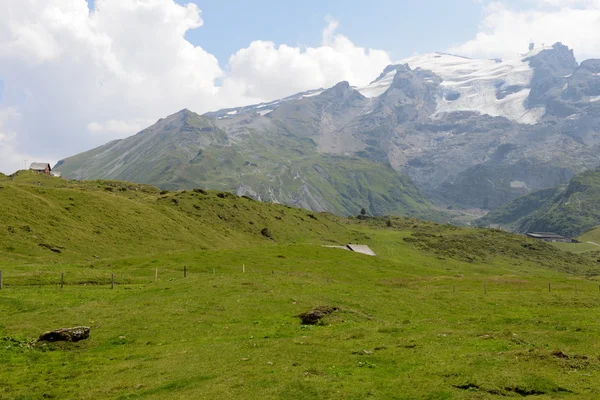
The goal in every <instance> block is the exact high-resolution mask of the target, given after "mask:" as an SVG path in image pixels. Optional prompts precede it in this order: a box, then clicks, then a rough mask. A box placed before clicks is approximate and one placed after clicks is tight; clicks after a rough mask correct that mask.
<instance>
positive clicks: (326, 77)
mask: <svg viewBox="0 0 600 400" xmlns="http://www.w3.org/2000/svg"><path fill="white" fill-rule="evenodd" d="M599 27H600V0H505V1H487V0H453V1H447V0H421V1H418V2H415V1H404V0H371V1H369V2H365V1H364V0H328V1H323V0H320V1H317V0H303V1H299V2H291V1H281V0H253V1H245V0H238V1H235V2H231V1H230V2H223V1H221V0H0V172H3V173H12V172H14V171H15V170H17V169H19V168H22V167H23V166H24V162H25V160H28V161H29V162H32V161H40V162H42V161H48V162H51V163H54V162H56V161H58V160H59V159H61V158H64V157H68V156H71V155H74V154H76V153H79V152H82V151H85V150H89V149H91V148H93V147H96V146H98V145H101V144H103V143H106V142H108V141H110V140H114V139H119V138H124V137H127V136H130V135H132V134H135V133H137V132H138V131H140V130H142V129H143V128H145V127H147V126H149V125H151V124H153V123H154V122H155V121H156V120H157V119H159V118H161V117H164V116H167V115H169V114H172V113H174V112H177V111H179V110H180V109H183V108H188V109H190V110H192V111H196V112H198V113H204V112H207V111H211V110H216V109H219V108H226V107H234V106H240V105H246V104H253V103H257V102H262V101H270V100H273V99H277V98H280V97H284V96H288V95H291V94H293V93H297V92H300V91H304V90H309V89H315V88H319V87H330V86H333V85H335V84H336V83H338V82H339V81H342V80H347V81H349V82H350V83H351V84H352V85H357V86H359V85H365V84H367V83H369V82H370V81H372V80H373V79H375V78H376V77H377V76H378V75H379V74H380V72H381V71H382V70H383V69H384V68H385V67H386V66H387V65H389V64H391V63H393V62H398V61H400V60H402V59H403V58H405V57H408V56H412V55H415V54H423V53H429V52H434V51H441V52H451V53H455V54H460V55H464V56H468V57H486V58H492V57H508V56H514V55H516V54H519V53H524V52H525V51H526V49H527V46H528V44H529V42H530V41H534V42H536V43H538V44H542V43H545V44H547V45H549V44H552V43H554V42H557V41H561V42H563V43H564V44H566V45H568V46H569V47H571V48H573V49H574V50H575V55H576V57H577V58H578V60H580V61H581V60H584V59H587V58H593V57H595V58H600V35H599V34H598V33H600V28H599Z"/></svg>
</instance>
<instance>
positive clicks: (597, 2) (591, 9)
mask: <svg viewBox="0 0 600 400" xmlns="http://www.w3.org/2000/svg"><path fill="white" fill-rule="evenodd" d="M525 6H526V7H525V8H519V9H516V8H511V7H510V6H508V5H506V4H505V3H504V2H501V1H493V2H488V3H486V4H485V9H484V17H483V20H482V21H481V23H480V25H479V33H477V35H476V36H475V38H473V39H472V40H469V41H468V42H466V43H463V44H461V45H458V46H455V47H453V48H451V49H450V50H449V51H451V52H453V53H457V54H462V55H466V56H477V57H489V58H492V57H502V56H505V55H509V54H510V55H513V54H515V53H525V52H527V48H528V45H529V43H530V42H534V43H535V44H536V45H537V46H541V45H542V44H545V45H546V46H549V45H552V44H554V43H556V42H562V43H563V44H565V45H567V46H569V47H570V48H572V49H574V50H575V55H576V57H577V59H578V60H579V61H582V60H585V59H588V58H594V57H596V58H597V57H600V35H598V33H600V0H530V1H529V2H527V3H526V4H525Z"/></svg>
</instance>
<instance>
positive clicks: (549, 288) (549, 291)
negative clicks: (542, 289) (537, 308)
mask: <svg viewBox="0 0 600 400" xmlns="http://www.w3.org/2000/svg"><path fill="white" fill-rule="evenodd" d="M548 293H552V288H551V287H550V284H548Z"/></svg>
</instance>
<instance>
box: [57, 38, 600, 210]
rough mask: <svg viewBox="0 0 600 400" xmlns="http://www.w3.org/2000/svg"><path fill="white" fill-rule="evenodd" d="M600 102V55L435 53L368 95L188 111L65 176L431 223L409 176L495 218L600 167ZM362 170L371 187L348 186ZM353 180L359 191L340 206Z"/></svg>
mask: <svg viewBox="0 0 600 400" xmlns="http://www.w3.org/2000/svg"><path fill="white" fill-rule="evenodd" d="M598 100H600V60H586V61H584V62H582V63H581V64H578V63H577V61H576V59H575V56H574V52H573V50H571V49H569V48H568V47H566V46H564V45H562V44H560V43H557V44H555V45H554V46H552V47H549V48H540V49H536V50H534V51H532V52H530V53H527V54H524V55H522V56H519V57H514V58H509V59H506V60H472V59H468V58H465V57H459V56H454V55H450V54H444V53H435V54H429V55H425V56H417V57H411V58H409V59H407V60H404V61H402V62H400V63H398V64H395V65H390V66H388V67H387V68H386V69H385V70H384V71H383V72H382V74H381V75H380V76H379V77H378V78H377V79H375V80H374V81H373V82H372V83H371V84H370V85H367V86H365V87H359V88H355V87H352V86H350V85H349V84H348V83H347V82H340V83H339V84H337V85H335V86H334V87H332V88H329V89H315V90H312V91H309V92H304V93H298V94H296V95H294V96H290V97H288V98H285V99H280V100H276V101H273V102H269V103H263V104H258V105H252V106H246V107H240V108H235V109H226V110H220V111H216V112H211V113H207V114H205V115H203V116H198V115H195V114H192V113H190V112H187V111H183V112H181V113H178V114H175V115H173V116H171V117H168V118H166V119H164V120H161V121H159V122H158V123H157V124H155V125H154V126H152V127H150V128H148V129H146V130H145V131H143V132H140V133H139V134H137V135H135V136H133V137H131V138H128V139H125V140H124V141H117V142H112V143H109V144H108V145H105V146H103V147H100V148H98V149H95V150H92V151H91V152H88V153H83V154H80V155H77V156H74V157H71V158H68V159H66V160H63V161H61V162H60V163H59V165H57V169H58V170H59V171H61V172H63V173H64V174H65V176H67V177H70V178H101V177H102V178H111V179H126V180H132V181H136V182H144V183H152V184H156V185H160V186H161V187H179V188H183V187H193V186H205V187H209V188H215V189H222V190H229V191H234V192H237V193H248V194H252V195H253V196H255V197H256V198H260V199H263V200H269V201H278V202H282V203H287V204H293V205H299V206H303V207H308V208H310V209H313V210H318V211H321V210H327V211H332V212H336V213H340V214H355V213H356V212H357V211H358V210H360V209H361V208H362V207H366V208H368V209H371V210H372V212H374V213H378V214H382V213H408V212H412V215H418V214H421V215H423V214H425V213H426V212H428V211H427V210H429V209H430V205H428V204H426V203H427V201H426V200H425V199H424V198H423V197H422V196H421V197H418V198H415V197H414V196H413V195H412V194H411V193H413V192H414V188H412V186H411V185H410V183H408V181H407V180H406V178H405V177H404V176H405V175H407V176H408V177H409V178H410V180H411V181H412V182H414V185H416V187H417V188H418V189H419V191H421V192H422V193H424V195H426V196H427V197H428V198H429V199H430V200H432V201H433V202H434V203H436V204H437V205H438V206H454V207H456V208H481V209H485V210H491V209H494V208H497V207H498V206H500V205H502V204H504V203H506V202H508V201H510V200H512V199H515V198H517V197H520V196H523V195H525V194H528V193H531V192H534V191H537V190H540V189H546V188H550V187H554V186H556V185H559V184H566V183H567V182H568V181H569V180H570V179H571V178H572V177H573V176H574V175H576V174H578V173H581V172H583V171H585V170H587V169H591V168H595V167H597V166H599V165H600V156H599V154H600V101H598ZM349 165H352V166H356V169H354V170H353V169H350V170H349V171H348V172H347V173H346V172H344V175H345V178H344V180H345V183H344V184H343V185H341V186H340V185H337V184H336V183H335V182H339V180H337V179H332V180H329V181H328V182H327V183H326V184H325V183H323V184H325V187H323V185H322V183H320V182H317V181H316V180H315V177H316V175H315V174H314V173H313V171H314V170H317V171H325V174H319V175H321V176H329V177H331V176H336V175H339V171H341V170H342V169H341V168H337V167H342V166H343V168H344V171H345V169H346V168H347V167H348V166H349ZM366 171H369V172H368V173H367V172H366ZM355 175H362V176H370V177H371V178H367V179H366V181H367V185H366V186H365V185H364V184H362V183H361V184H360V185H359V184H358V182H357V183H356V184H355V185H354V184H352V185H350V182H352V181H353V180H355V179H354V178H352V177H353V176H355ZM374 176H379V177H380V178H379V179H378V182H377V183H376V184H375V185H370V183H368V182H370V180H371V179H373V177H374ZM316 178H318V177H316ZM326 180H327V179H326ZM348 185H350V186H351V187H352V192H353V193H360V194H361V195H360V196H359V197H358V198H355V196H354V195H351V198H350V199H346V200H343V195H344V194H347V193H346V190H347V189H348ZM398 188H399V189H400V191H401V192H402V193H403V194H402V195H401V196H398V195H393V193H394V191H396V190H397V189H398ZM376 197H378V198H379V200H378V201H371V200H370V199H371V198H376ZM386 198H387V199H386ZM388 199H389V200H388ZM414 203H416V204H418V205H419V206H418V207H416V208H415V207H412V208H410V207H408V206H407V205H408V204H414Z"/></svg>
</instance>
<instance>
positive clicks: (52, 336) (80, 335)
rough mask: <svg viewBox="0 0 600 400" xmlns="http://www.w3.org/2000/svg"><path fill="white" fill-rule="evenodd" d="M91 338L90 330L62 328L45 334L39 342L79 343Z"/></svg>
mask: <svg viewBox="0 0 600 400" xmlns="http://www.w3.org/2000/svg"><path fill="white" fill-rule="evenodd" d="M89 337H90V328H89V327H87V326H78V327H76V328H61V329H56V330H53V331H49V332H45V333H43V334H42V335H41V336H40V337H39V339H38V342H79V341H80V340H84V339H87V338H89Z"/></svg>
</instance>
